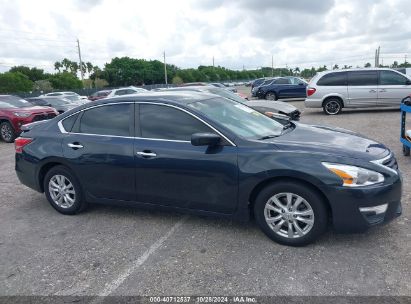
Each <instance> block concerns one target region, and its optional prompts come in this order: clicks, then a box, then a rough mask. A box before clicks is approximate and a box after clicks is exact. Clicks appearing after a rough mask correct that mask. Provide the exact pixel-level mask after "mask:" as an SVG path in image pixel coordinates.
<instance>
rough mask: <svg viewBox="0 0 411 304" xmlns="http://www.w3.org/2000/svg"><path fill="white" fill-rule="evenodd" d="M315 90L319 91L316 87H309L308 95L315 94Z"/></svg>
mask: <svg viewBox="0 0 411 304" xmlns="http://www.w3.org/2000/svg"><path fill="white" fill-rule="evenodd" d="M315 91H317V90H316V89H314V88H308V89H307V96H311V95H313V94H314V93H315Z"/></svg>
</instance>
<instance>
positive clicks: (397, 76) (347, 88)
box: [305, 68, 411, 115]
mask: <svg viewBox="0 0 411 304" xmlns="http://www.w3.org/2000/svg"><path fill="white" fill-rule="evenodd" d="M410 94H411V78H410V77H408V76H406V75H404V74H401V73H400V72H397V71H394V70H391V69H382V68H381V69H379V68H375V69H349V70H339V71H336V70H333V71H326V72H321V73H318V74H317V75H315V76H314V77H313V79H311V81H310V83H309V84H308V86H307V98H306V99H305V106H306V107H307V108H323V110H324V113H325V114H328V115H336V114H338V113H340V112H341V110H342V108H344V107H346V108H363V107H387V106H388V107H390V106H391V107H392V106H398V107H399V106H400V103H401V100H402V99H403V98H404V97H406V96H407V95H410Z"/></svg>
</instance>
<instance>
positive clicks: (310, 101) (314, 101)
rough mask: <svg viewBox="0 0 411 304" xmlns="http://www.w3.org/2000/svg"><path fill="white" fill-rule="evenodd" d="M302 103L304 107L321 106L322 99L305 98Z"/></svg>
mask: <svg viewBox="0 0 411 304" xmlns="http://www.w3.org/2000/svg"><path fill="white" fill-rule="evenodd" d="M304 104H305V107H306V108H322V106H323V100H322V99H320V98H306V99H305V100H304Z"/></svg>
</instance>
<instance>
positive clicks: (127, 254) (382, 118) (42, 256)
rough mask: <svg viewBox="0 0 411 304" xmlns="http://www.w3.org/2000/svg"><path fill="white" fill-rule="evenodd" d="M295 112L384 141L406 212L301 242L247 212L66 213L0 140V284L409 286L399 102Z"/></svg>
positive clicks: (190, 291) (177, 291)
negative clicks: (271, 233)
mask: <svg viewBox="0 0 411 304" xmlns="http://www.w3.org/2000/svg"><path fill="white" fill-rule="evenodd" d="M243 90H244V91H246V92H249V88H243ZM291 103H292V104H294V105H295V106H297V107H298V108H300V109H302V110H303V109H304V104H303V102H302V101H291ZM302 122H306V123H313V124H327V125H332V126H338V127H343V128H346V129H351V130H354V131H357V132H360V133H363V134H365V135H367V136H368V137H370V138H373V139H376V140H377V141H380V142H382V143H384V144H386V145H387V146H388V147H389V148H391V149H392V150H393V151H394V153H395V154H396V155H397V159H398V162H399V166H400V169H401V170H402V172H403V177H404V193H403V215H402V216H401V217H400V218H398V219H396V220H395V221H393V222H391V223H390V224H388V225H386V226H383V227H376V228H374V229H372V230H370V231H368V232H367V233H365V234H350V235H344V234H336V233H334V232H333V231H329V232H328V233H327V234H326V235H324V236H323V237H322V238H321V239H320V240H319V241H318V242H316V243H315V244H313V245H310V246H307V247H304V248H291V247H285V246H281V245H278V244H276V243H274V242H272V241H270V240H269V239H268V238H267V237H266V236H265V235H264V234H263V233H262V232H260V230H259V229H258V227H257V226H256V224H254V223H253V222H251V223H247V224H243V223H237V222H231V221H227V220H223V219H214V218H205V217H199V216H187V215H181V214H177V213H164V212H153V211H145V210H140V209H134V208H116V207H108V206H91V207H90V208H89V209H88V210H87V211H86V212H84V213H82V214H79V215H77V216H64V215H61V214H59V213H57V212H56V211H55V210H54V209H53V208H52V207H51V206H50V205H49V204H48V202H47V201H46V198H45V197H44V195H43V194H39V193H36V192H34V191H32V190H30V189H28V188H26V187H24V186H22V185H20V184H19V182H18V180H17V177H16V175H15V173H14V169H13V166H14V147H13V145H10V144H5V143H3V142H1V143H0V209H1V212H0V276H1V277H0V295H3V296H4V295H92V296H94V295H151V296H153V295H362V296H365V295H385V296H387V295H393V296H397V295H403V296H411V263H410V260H411V230H410V228H411V226H410V218H411V186H410V183H411V158H410V157H404V156H402V152H401V147H402V146H401V145H400V142H399V125H400V114H399V110H349V111H348V110H347V111H344V112H343V113H342V114H341V115H338V116H335V117H330V116H326V115H324V114H323V113H322V111H321V110H320V109H305V110H304V112H303V115H302Z"/></svg>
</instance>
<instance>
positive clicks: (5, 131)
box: [1, 124, 13, 142]
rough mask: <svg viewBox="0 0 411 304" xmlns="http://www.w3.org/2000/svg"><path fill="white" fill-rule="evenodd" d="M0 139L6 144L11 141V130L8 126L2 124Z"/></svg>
mask: <svg viewBox="0 0 411 304" xmlns="http://www.w3.org/2000/svg"><path fill="white" fill-rule="evenodd" d="M1 137H2V138H3V139H4V140H5V141H7V142H9V141H11V140H12V139H13V130H12V129H11V127H10V126H9V125H8V124H3V125H2V126H1Z"/></svg>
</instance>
